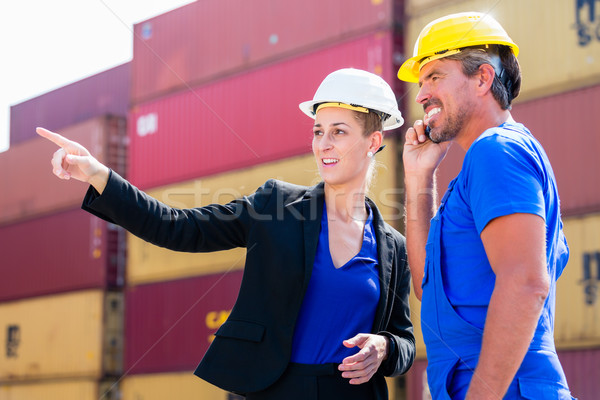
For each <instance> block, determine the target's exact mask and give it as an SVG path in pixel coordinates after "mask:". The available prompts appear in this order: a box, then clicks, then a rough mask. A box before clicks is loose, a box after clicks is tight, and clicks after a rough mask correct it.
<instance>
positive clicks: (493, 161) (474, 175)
mask: <svg viewBox="0 0 600 400" xmlns="http://www.w3.org/2000/svg"><path fill="white" fill-rule="evenodd" d="M466 157H467V159H466V160H465V168H466V171H465V172H466V173H467V181H466V194H467V196H468V197H469V204H470V205H471V211H472V213H473V218H474V220H475V226H476V228H477V232H478V233H479V234H481V232H482V231H483V229H484V228H485V227H486V226H487V224H488V223H489V222H490V221H491V220H492V219H494V218H497V217H501V216H504V215H509V214H515V213H528V214H535V215H539V216H540V217H542V218H544V219H545V218H546V211H545V202H544V191H543V187H544V185H543V182H544V180H543V175H544V172H543V167H542V165H541V161H540V160H539V157H538V156H537V154H536V152H535V151H534V150H533V149H531V148H529V147H528V145H527V144H526V143H521V142H518V141H516V140H515V139H513V138H507V137H504V136H502V135H490V136H486V137H484V138H481V139H479V140H478V141H476V142H475V143H474V144H473V145H472V147H471V149H469V151H468V154H467V155H466Z"/></svg>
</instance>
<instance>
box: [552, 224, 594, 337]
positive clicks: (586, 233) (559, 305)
mask: <svg viewBox="0 0 600 400" xmlns="http://www.w3.org/2000/svg"><path fill="white" fill-rule="evenodd" d="M563 222H564V232H565V236H566V237H567V241H568V243H569V249H570V257H569V263H568V264H567V268H566V269H565V271H564V272H563V275H562V276H561V278H560V279H559V280H558V287H557V295H556V321H555V327H554V337H555V341H556V346H557V348H559V349H569V348H585V347H593V346H599V345H600V299H599V297H600V291H599V290H598V289H599V288H600V214H591V215H587V216H582V217H571V218H565V219H564V221H563Z"/></svg>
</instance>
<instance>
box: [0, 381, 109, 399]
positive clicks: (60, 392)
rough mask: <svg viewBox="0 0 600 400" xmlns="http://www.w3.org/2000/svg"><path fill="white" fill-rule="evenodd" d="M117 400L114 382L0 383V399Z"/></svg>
mask: <svg viewBox="0 0 600 400" xmlns="http://www.w3.org/2000/svg"><path fill="white" fill-rule="evenodd" d="M98 399H102V400H118V399H119V396H118V386H117V384H116V383H115V382H110V381H101V382H98V381H95V380H91V379H76V380H65V381H62V380H61V381H47V382H46V381H45V382H35V383H17V384H14V383H9V384H0V400H98Z"/></svg>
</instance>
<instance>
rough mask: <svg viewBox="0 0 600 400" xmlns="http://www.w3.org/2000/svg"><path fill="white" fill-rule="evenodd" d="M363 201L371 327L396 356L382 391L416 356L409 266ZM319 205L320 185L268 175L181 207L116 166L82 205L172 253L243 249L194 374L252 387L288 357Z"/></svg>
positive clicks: (235, 387)
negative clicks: (371, 255)
mask: <svg viewBox="0 0 600 400" xmlns="http://www.w3.org/2000/svg"><path fill="white" fill-rule="evenodd" d="M367 201H368V203H369V205H370V206H371V209H372V210H373V225H374V228H375V232H376V237H377V250H378V251H377V252H378V255H379V262H380V268H379V270H380V272H379V275H380V276H379V278H380V288H381V294H380V300H379V304H378V307H377V311H376V316H375V321H374V324H373V328H372V330H371V333H380V334H382V335H385V336H387V337H388V338H389V339H390V354H389V356H388V358H387V359H386V360H385V361H384V362H383V363H382V364H381V366H380V368H379V371H378V372H377V373H376V375H375V376H374V377H373V378H372V379H375V382H376V383H377V387H378V391H379V390H382V391H383V390H386V389H385V380H384V378H383V376H384V375H385V376H394V375H399V374H402V373H404V372H406V371H407V370H408V368H409V367H410V366H411V365H412V362H413V360H414V356H415V339H414V336H413V328H412V324H411V321H410V316H409V305H408V295H409V290H410V289H409V288H410V271H409V269H408V265H407V258H406V247H405V239H404V237H403V236H402V235H401V234H400V233H399V232H398V231H396V230H394V229H393V228H392V227H390V226H389V225H388V224H386V223H385V222H384V221H383V220H382V217H381V214H380V213H379V210H378V209H377V207H376V206H375V204H374V203H373V202H372V201H371V200H369V199H367ZM323 202H324V192H323V183H320V184H319V185H316V186H314V187H305V186H298V185H292V184H289V183H285V182H281V181H276V180H269V181H267V182H266V183H265V184H264V185H263V186H261V187H260V188H259V189H258V190H257V191H256V192H255V193H253V194H251V195H249V196H245V197H243V198H240V199H238V200H235V201H233V202H231V203H228V204H225V205H218V204H213V205H208V206H205V207H201V208H194V209H185V210H180V209H174V208H171V207H169V206H166V205H165V204H163V203H160V202H159V201H157V200H155V199H153V198H151V197H150V196H148V195H146V194H145V193H143V192H141V191H139V190H138V189H136V188H135V187H134V186H132V185H131V184H129V183H128V182H127V181H125V180H124V179H123V178H121V177H120V176H119V175H117V174H116V173H115V172H111V175H110V177H109V181H108V184H107V186H106V189H105V190H104V192H103V193H102V195H101V196H100V195H99V194H98V192H96V190H95V189H93V188H92V187H90V189H89V190H88V193H87V194H86V197H85V199H84V203H83V206H82V207H83V209H85V210H87V211H89V212H91V213H92V214H94V215H96V216H98V217H100V218H103V219H105V220H107V221H109V222H112V223H115V224H118V225H121V226H122V227H124V228H125V229H127V230H128V231H129V232H131V233H133V234H134V235H136V236H139V237H140V238H142V239H144V240H146V241H148V242H151V243H153V244H155V245H158V246H162V247H166V248H169V249H171V250H176V251H188V252H209V251H218V250H225V249H230V248H234V247H246V249H247V251H246V265H245V268H244V276H243V279H242V284H241V288H240V292H239V295H238V298H237V301H236V303H235V306H234V307H233V309H232V311H231V314H230V315H229V318H228V319H227V321H226V322H225V323H224V324H223V325H222V326H221V327H220V328H219V329H218V331H217V332H216V334H215V339H214V341H213V342H212V344H211V346H210V348H209V349H208V351H207V352H206V354H205V356H204V357H203V359H202V361H201V362H200V365H199V366H198V368H197V369H196V371H195V374H196V375H197V376H199V377H200V378H202V379H204V380H206V381H208V382H210V383H212V384H214V385H216V386H219V387H221V388H223V389H225V390H228V391H232V392H236V393H248V392H256V391H260V390H263V389H265V388H267V387H268V386H269V385H271V384H273V383H274V382H275V381H276V380H277V379H278V378H279V377H280V376H281V375H282V374H283V372H284V371H285V369H286V367H287V365H288V363H289V361H290V355H291V350H292V336H293V334H294V325H295V323H296V318H297V316H298V312H299V310H300V306H301V304H302V299H303V296H304V293H305V291H306V288H307V285H308V281H309V279H310V276H311V272H312V266H313V261H314V258H315V254H316V249H317V241H318V238H319V229H320V223H321V216H322V210H323ZM190 334H193V333H191V332H190ZM382 393H383V392H382Z"/></svg>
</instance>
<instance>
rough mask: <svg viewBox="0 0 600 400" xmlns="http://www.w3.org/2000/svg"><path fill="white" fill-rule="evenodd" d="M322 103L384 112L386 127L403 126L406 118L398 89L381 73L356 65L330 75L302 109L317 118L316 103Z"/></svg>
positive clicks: (304, 103)
mask: <svg viewBox="0 0 600 400" xmlns="http://www.w3.org/2000/svg"><path fill="white" fill-rule="evenodd" d="M322 103H343V104H348V105H351V106H358V107H364V108H367V109H369V110H372V111H376V112H378V113H383V114H384V120H383V129H384V130H389V129H394V128H398V127H400V126H402V124H403V123H404V119H403V118H402V114H401V113H400V110H398V102H397V101H396V96H395V95H394V91H393V90H392V88H391V87H390V85H388V84H387V82H386V81H384V80H383V79H382V78H381V77H380V76H378V75H375V74H372V73H370V72H367V71H363V70H360V69H354V68H344V69H340V70H337V71H334V72H332V73H330V74H329V75H327V77H326V78H325V79H324V80H323V82H321V85H319V88H318V89H317V92H316V93H315V96H314V98H313V99H312V100H310V101H305V102H303V103H300V105H299V107H300V110H302V112H303V113H304V114H306V115H308V116H309V117H311V118H315V116H316V110H315V106H317V105H319V104H322Z"/></svg>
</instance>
